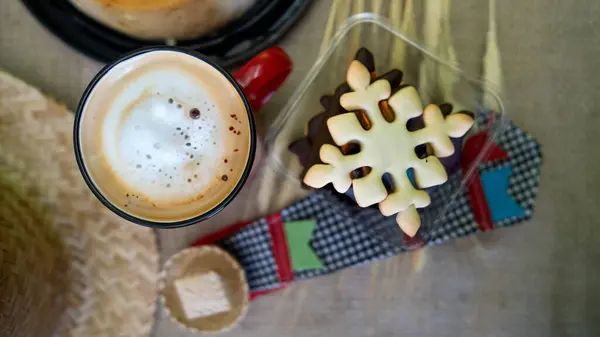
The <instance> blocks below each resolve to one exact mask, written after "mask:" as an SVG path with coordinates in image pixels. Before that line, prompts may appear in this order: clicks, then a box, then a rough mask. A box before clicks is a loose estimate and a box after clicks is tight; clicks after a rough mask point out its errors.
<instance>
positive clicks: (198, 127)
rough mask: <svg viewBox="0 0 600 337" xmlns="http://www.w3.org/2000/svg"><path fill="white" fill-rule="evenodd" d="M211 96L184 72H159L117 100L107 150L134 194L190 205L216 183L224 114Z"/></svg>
mask: <svg viewBox="0 0 600 337" xmlns="http://www.w3.org/2000/svg"><path fill="white" fill-rule="evenodd" d="M206 91H207V90H206V89H205V88H204V87H203V86H202V83H194V81H193V79H190V78H189V75H188V74H186V73H185V72H184V71H183V70H182V69H178V68H172V69H157V70H156V71H153V72H150V73H147V74H143V75H141V76H140V77H139V78H137V79H135V80H133V81H132V82H131V83H130V85H129V86H127V87H126V88H125V90H124V91H123V92H122V93H121V94H120V95H119V96H118V97H117V98H116V99H115V101H114V102H113V104H112V106H111V107H110V109H109V111H108V114H107V116H106V119H105V121H104V126H103V128H104V131H103V132H102V137H103V139H102V144H103V151H104V153H105V156H106V160H107V161H108V165H109V166H110V167H112V168H113V170H114V171H115V173H116V174H117V175H118V176H119V177H120V179H122V180H123V181H124V182H126V184H127V185H129V186H130V188H131V190H132V193H135V194H141V195H143V196H145V197H147V198H148V199H151V200H152V201H153V202H154V203H157V204H165V203H166V204H168V203H185V202H188V201H189V200H191V199H193V198H195V197H196V196H197V195H198V194H199V192H201V191H203V190H205V189H206V188H207V187H208V185H210V184H211V183H212V182H213V180H214V178H215V174H216V171H217V168H218V166H219V164H220V163H221V162H222V161H223V159H222V158H223V157H224V155H225V149H224V146H225V144H224V139H223V137H224V136H225V135H224V133H225V130H224V126H223V121H221V118H222V117H221V116H222V115H223V114H224V112H223V111H220V108H219V107H217V106H216V105H215V102H213V100H212V98H211V97H210V96H209V95H207V94H206ZM194 113H196V114H198V116H197V117H196V116H195V115H194Z"/></svg>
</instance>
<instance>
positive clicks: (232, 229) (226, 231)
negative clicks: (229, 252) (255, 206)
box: [192, 221, 252, 246]
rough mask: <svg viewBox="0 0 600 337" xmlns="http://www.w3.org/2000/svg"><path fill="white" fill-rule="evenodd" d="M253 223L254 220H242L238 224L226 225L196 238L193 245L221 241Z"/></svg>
mask: <svg viewBox="0 0 600 337" xmlns="http://www.w3.org/2000/svg"><path fill="white" fill-rule="evenodd" d="M251 223H252V221H248V222H240V223H238V224H235V225H231V226H228V227H225V228H223V229H221V230H218V231H216V232H214V233H211V234H208V235H206V236H203V237H201V238H199V239H198V240H196V241H194V242H193V243H192V246H202V245H212V244H216V243H217V242H219V241H221V240H225V239H227V238H228V237H230V236H232V235H233V234H235V233H236V232H238V231H240V230H242V229H243V228H244V227H246V226H248V225H249V224H251Z"/></svg>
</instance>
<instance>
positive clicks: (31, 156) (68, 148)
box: [0, 71, 159, 337]
mask: <svg viewBox="0 0 600 337" xmlns="http://www.w3.org/2000/svg"><path fill="white" fill-rule="evenodd" d="M72 130H73V115H72V113H70V112H69V111H68V110H67V109H66V108H65V107H64V106H62V105H60V104H57V103H56V102H54V101H53V100H51V99H48V98H47V97H45V96H44V95H42V94H41V93H40V92H39V91H38V90H37V89H35V88H33V87H31V86H29V85H27V84H26V83H24V82H22V81H20V80H18V79H16V78H14V77H12V76H11V75H9V74H6V73H3V72H1V71H0V175H1V176H2V178H3V179H8V180H10V181H11V182H13V183H15V184H16V185H18V186H20V189H21V191H22V193H23V195H24V198H25V199H26V200H31V201H32V203H35V204H38V205H40V206H41V207H42V208H43V212H44V214H45V215H46V216H48V217H49V223H50V224H51V225H52V226H53V227H54V228H55V230H56V231H57V232H58V233H59V234H60V236H61V238H62V240H63V241H64V245H65V249H66V251H67V256H68V260H69V265H68V270H67V272H66V275H64V278H65V279H66V280H68V284H69V289H68V290H67V293H66V294H65V296H66V303H67V304H66V305H67V308H66V311H65V312H64V313H63V314H62V315H61V318H60V320H59V323H58V324H59V327H58V331H57V332H58V335H59V336H86V337H87V336H128V337H131V336H149V335H150V333H151V330H152V327H153V324H154V315H155V310H156V298H157V293H158V271H159V254H158V247H157V242H156V237H155V233H154V231H153V230H152V229H150V228H145V227H141V226H137V225H134V224H131V223H128V222H126V221H125V220H122V219H120V218H118V217H117V216H116V215H114V214H112V213H111V212H110V211H108V210H106V209H105V208H104V207H103V206H102V205H101V204H100V202H98V201H97V200H96V199H95V197H94V196H93V195H92V193H91V192H90V191H89V189H88V188H87V186H86V185H85V183H84V181H83V179H82V178H81V175H80V173H79V170H78V168H77V164H76V162H75V158H74V154H73V142H72V132H73V131H72Z"/></svg>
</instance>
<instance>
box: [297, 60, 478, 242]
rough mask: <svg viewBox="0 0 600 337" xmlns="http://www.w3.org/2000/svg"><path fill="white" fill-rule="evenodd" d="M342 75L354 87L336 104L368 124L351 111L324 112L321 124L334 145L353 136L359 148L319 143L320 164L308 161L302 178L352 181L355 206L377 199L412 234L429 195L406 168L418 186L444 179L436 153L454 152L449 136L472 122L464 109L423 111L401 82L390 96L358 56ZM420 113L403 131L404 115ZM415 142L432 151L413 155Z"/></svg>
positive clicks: (342, 188)
mask: <svg viewBox="0 0 600 337" xmlns="http://www.w3.org/2000/svg"><path fill="white" fill-rule="evenodd" d="M347 81H348V84H349V85H350V87H351V88H352V89H353V90H354V92H350V93H347V94H344V95H342V97H341V98H340V104H341V105H342V106H343V107H344V108H345V109H346V110H349V111H353V110H364V111H365V112H366V114H367V116H368V118H369V120H370V121H371V124H372V127H371V129H369V130H364V129H363V127H362V126H361V124H360V122H359V120H358V118H357V117H356V115H355V114H354V113H346V114H341V115H337V116H334V117H331V118H329V119H328V120H327V127H328V128H329V131H330V133H331V136H332V138H333V140H334V142H335V143H336V144H337V145H338V146H342V145H344V144H347V143H349V142H358V143H359V144H360V145H361V151H360V152H359V153H357V154H353V155H344V154H342V152H341V151H340V150H339V149H338V148H337V147H335V146H333V145H329V144H326V145H323V146H322V147H321V150H320V157H321V160H322V161H323V162H324V163H325V164H319V165H314V166H312V167H311V168H310V169H309V170H308V172H307V173H306V176H305V178H304V182H305V183H306V184H307V185H309V186H311V187H315V188H320V187H323V186H324V185H326V184H328V183H333V185H334V187H335V189H336V190H337V191H338V192H340V193H343V192H346V191H347V190H348V189H349V188H350V185H352V186H353V188H354V195H355V197H356V202H357V204H358V205H359V206H361V207H368V206H371V205H373V204H376V203H379V209H380V211H381V213H382V214H383V215H386V216H389V215H392V214H396V213H398V216H397V218H396V219H397V221H398V224H399V225H400V227H401V228H402V229H403V230H404V231H405V232H406V233H407V234H408V235H411V236H412V235H415V233H416V231H417V230H418V228H419V225H420V219H419V215H418V213H417V212H416V208H423V207H426V206H428V205H429V204H430V202H431V199H430V197H429V195H428V194H427V193H426V192H425V191H423V190H419V189H416V188H415V187H414V186H413V184H412V183H411V181H410V180H409V178H408V175H407V170H409V169H413V172H414V176H415V181H416V183H417V185H418V187H419V188H428V187H432V186H436V185H440V184H442V183H444V182H446V180H447V179H448V176H447V174H446V170H445V169H444V166H443V165H442V163H441V162H440V161H439V160H438V158H437V157H446V156H450V155H452V154H453V153H454V146H453V144H452V141H451V140H450V138H449V137H455V138H456V137H461V136H463V135H464V134H465V133H466V132H467V131H468V130H469V128H470V127H471V126H472V124H473V119H472V118H471V117H470V116H468V115H466V114H455V115H450V116H448V117H447V118H446V119H444V116H443V115H442V112H441V111H440V108H439V107H438V106H437V105H430V106H428V107H427V108H425V111H423V104H422V103H421V99H420V97H419V95H418V93H417V91H416V90H415V88H413V87H406V88H404V89H402V90H400V91H398V92H397V93H396V94H394V95H393V96H392V97H391V98H390V91H391V88H390V84H389V82H387V81H386V80H378V81H376V82H374V83H370V74H369V71H368V70H367V68H366V67H365V66H364V65H362V64H361V63H360V62H358V61H353V62H352V64H351V65H350V68H349V70H348V74H347ZM388 98H389V101H388V103H389V105H390V107H391V108H392V109H393V111H394V112H395V115H396V118H395V120H394V121H392V122H388V121H386V120H385V119H384V117H383V115H382V113H381V111H380V109H379V101H381V100H385V99H388ZM421 115H423V120H424V123H425V127H424V128H422V129H420V130H417V131H414V132H411V131H408V130H407V128H406V125H407V122H408V120H409V119H412V118H415V117H419V116H421ZM421 144H430V145H431V147H432V148H433V151H434V154H435V156H437V157H435V156H429V157H427V158H425V159H420V158H418V157H417V155H416V153H415V147H417V146H418V145H421ZM365 166H368V167H370V168H371V172H370V173H369V174H367V175H366V176H365V177H362V178H359V179H354V180H351V178H350V173H351V172H352V171H353V170H355V169H357V168H360V167H365ZM385 173H389V174H390V175H391V177H392V180H393V182H394V186H395V190H394V191H393V192H392V193H390V194H388V193H387V191H386V189H385V186H384V185H383V182H382V176H383V175H384V174H385Z"/></svg>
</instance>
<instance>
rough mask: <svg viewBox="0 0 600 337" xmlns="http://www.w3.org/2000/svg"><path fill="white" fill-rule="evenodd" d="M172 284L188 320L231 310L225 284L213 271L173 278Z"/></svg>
mask: <svg viewBox="0 0 600 337" xmlns="http://www.w3.org/2000/svg"><path fill="white" fill-rule="evenodd" d="M173 285H174V287H175V291H176V292H177V295H178V296H179V300H180V302H181V306H182V308H183V312H184V314H185V317H186V318H187V319H188V320H193V319H196V318H199V317H208V316H212V315H215V314H219V313H222V312H226V311H229V310H231V303H229V299H228V298H227V293H226V290H225V284H224V283H223V280H222V279H221V277H220V276H219V274H217V273H215V272H214V271H209V272H208V273H205V274H197V275H193V276H189V277H184V278H181V279H178V280H175V281H174V282H173Z"/></svg>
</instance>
